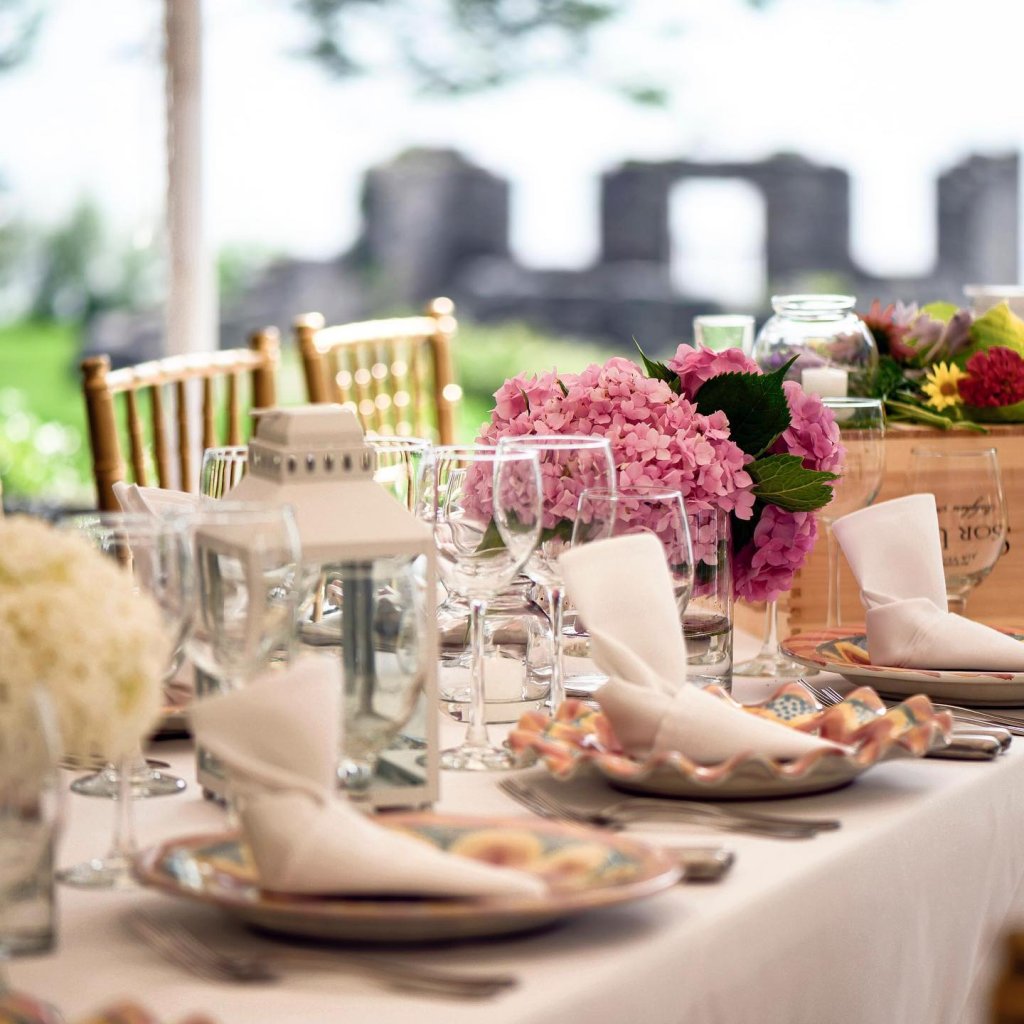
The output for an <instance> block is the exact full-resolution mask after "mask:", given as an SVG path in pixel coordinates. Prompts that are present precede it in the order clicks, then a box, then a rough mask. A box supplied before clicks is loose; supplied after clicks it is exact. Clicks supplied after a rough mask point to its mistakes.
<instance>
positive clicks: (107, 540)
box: [58, 512, 193, 889]
mask: <svg viewBox="0 0 1024 1024" xmlns="http://www.w3.org/2000/svg"><path fill="white" fill-rule="evenodd" d="M61 525H62V527H64V528H66V529H74V530H77V531H78V532H79V533H81V534H82V535H83V536H85V537H86V538H88V539H89V540H91V541H92V543H93V544H94V545H95V546H96V548H97V550H99V551H101V552H102V553H103V554H104V555H107V556H108V557H110V558H112V559H114V560H116V561H117V563H118V564H119V565H120V566H121V567H122V568H123V569H124V570H125V571H126V572H130V573H131V574H132V576H133V579H134V581H135V585H136V590H137V592H139V593H143V592H144V593H146V594H148V595H149V597H150V598H152V599H153V601H154V602H155V603H156V604H157V606H158V607H159V609H160V613H161V617H162V619H163V625H164V629H165V631H166V633H167V635H168V637H169V639H170V641H171V644H170V647H171V653H170V656H169V657H168V660H167V664H166V666H165V667H164V673H163V679H162V680H161V681H160V682H161V683H163V682H166V680H168V679H170V677H171V676H173V675H174V673H175V671H176V670H177V667H178V665H179V664H180V663H181V658H182V657H183V651H184V645H185V638H186V636H187V635H188V631H189V628H190V625H191V613H192V585H193V584H192V575H191V565H190V561H189V553H188V532H187V525H186V521H185V520H184V519H181V518H170V519H155V518H154V517H153V516H150V515H145V514H130V513H119V512H103V513H98V514H88V515H84V516H73V517H70V518H69V519H66V520H64V521H62V523H61ZM143 739H144V737H142V736H139V737H138V738H137V741H138V745H136V747H135V749H134V750H133V751H132V752H131V753H129V754H127V755H125V756H124V757H122V758H120V760H119V761H118V763H117V764H116V765H108V766H107V767H106V768H105V769H104V770H103V771H101V772H100V773H99V775H98V777H94V778H91V779H85V780H81V781H80V782H78V783H76V784H74V785H73V786H72V788H73V789H74V790H75V791H76V792H78V793H85V794H86V795H90V796H96V795H99V796H108V795H112V796H114V799H115V817H114V829H113V837H112V841H111V845H110V849H109V850H108V852H107V854H106V855H105V856H103V857H94V858H92V859H90V860H87V861H84V862H82V863H80V864H75V865H73V866H72V867H69V868H65V869H64V870H63V871H61V872H60V873H59V875H58V877H59V879H60V880H61V881H62V882H64V883H66V884H67V885H73V886H76V887H78V888H84V889H127V888H131V887H133V886H134V885H135V881H134V878H133V877H132V873H131V865H132V860H133V858H134V856H135V853H136V841H135V821H134V814H133V804H132V800H133V798H134V797H135V796H136V795H139V796H162V795H166V794H170V793H178V792H181V791H182V790H183V789H184V788H185V783H184V780H182V779H179V778H178V777H177V776H173V775H167V774H166V773H164V772H157V771H153V770H151V769H150V768H149V766H148V765H147V764H146V761H145V758H144V757H143V755H142V750H141V742H142V740H143Z"/></svg>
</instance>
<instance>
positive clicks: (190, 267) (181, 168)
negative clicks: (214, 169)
mask: <svg viewBox="0 0 1024 1024" xmlns="http://www.w3.org/2000/svg"><path fill="white" fill-rule="evenodd" d="M164 37H165V43H166V57H165V69H166V89H165V103H166V108H165V109H166V119H167V212H166V217H167V305H166V309H165V314H164V324H165V330H166V350H167V352H168V354H179V353H184V352H205V351H210V350H211V349H214V348H216V347H217V321H216V316H217V314H216V292H215V289H214V266H213V261H212V259H211V256H210V251H209V246H208V243H207V238H206V233H205V226H204V222H203V166H202V165H203V140H202V128H203V116H202V113H203V103H202V85H203V67H202V65H203V60H202V56H203V53H202V0H164Z"/></svg>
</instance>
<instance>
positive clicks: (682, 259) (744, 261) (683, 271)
mask: <svg viewBox="0 0 1024 1024" xmlns="http://www.w3.org/2000/svg"><path fill="white" fill-rule="evenodd" d="M668 211H669V212H668V217H669V244H670V271H671V275H672V284H673V286H674V287H675V288H676V290H677V291H679V293H680V294H682V295H685V296H687V297H693V298H701V299H708V300H710V301H714V302H716V303H719V304H720V305H721V306H723V307H728V308H733V309H739V310H746V309H750V308H753V307H756V306H757V305H758V304H759V303H760V301H761V299H762V297H763V295H764V292H765V287H766V278H767V273H766V260H765V235H766V230H767V228H766V225H767V214H766V210H765V201H764V196H762V194H761V192H760V190H759V189H758V188H757V187H756V186H755V185H752V184H751V183H750V182H748V181H743V180H741V179H738V178H706V179H701V180H697V181H681V182H679V183H677V184H676V185H674V186H673V187H672V189H671V191H670V192H669V199H668Z"/></svg>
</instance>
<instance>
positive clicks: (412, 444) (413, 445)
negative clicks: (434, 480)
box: [366, 435, 433, 512]
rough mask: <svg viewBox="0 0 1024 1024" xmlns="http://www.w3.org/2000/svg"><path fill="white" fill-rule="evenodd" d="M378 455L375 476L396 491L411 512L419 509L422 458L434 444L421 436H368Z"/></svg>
mask: <svg viewBox="0 0 1024 1024" xmlns="http://www.w3.org/2000/svg"><path fill="white" fill-rule="evenodd" d="M366 443H367V444H368V445H369V446H370V447H371V448H372V449H373V450H374V452H375V453H376V455H377V468H376V470H375V471H374V474H373V479H374V480H376V481H377V483H379V484H380V485H381V486H382V487H384V488H385V490H387V491H388V492H389V493H391V494H393V495H394V496H395V497H396V498H397V499H398V500H399V501H400V502H401V503H402V504H403V505H404V506H405V507H406V508H407V509H408V510H409V511H410V512H415V511H416V504H417V501H418V498H419V490H420V487H421V484H422V475H423V460H424V459H426V458H428V457H429V455H430V452H431V450H432V448H433V446H432V445H431V443H430V442H429V441H428V440H426V439H425V438H422V437H392V436H386V435H381V436H379V437H367V438H366Z"/></svg>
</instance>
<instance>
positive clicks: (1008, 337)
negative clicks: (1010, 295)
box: [957, 301, 1024, 362]
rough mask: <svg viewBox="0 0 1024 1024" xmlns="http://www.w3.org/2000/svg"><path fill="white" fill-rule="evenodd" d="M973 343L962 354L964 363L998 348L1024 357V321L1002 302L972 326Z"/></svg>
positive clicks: (1006, 303) (987, 311)
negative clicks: (974, 356)
mask: <svg viewBox="0 0 1024 1024" xmlns="http://www.w3.org/2000/svg"><path fill="white" fill-rule="evenodd" d="M971 341H972V343H973V344H971V345H970V347H969V348H966V349H964V350H963V352H962V353H961V356H962V357H963V361H964V362H966V359H967V358H968V357H970V356H972V355H974V353H975V352H981V351H987V350H988V349H990V348H995V347H996V346H1000V347H1002V348H1008V349H1012V350H1013V351H1014V352H1016V353H1017V354H1018V355H1020V356H1024V320H1021V318H1020V317H1019V316H1017V314H1016V313H1014V312H1013V310H1011V309H1010V305H1009V303H1008V302H1006V301H1003V302H1000V303H999V304H998V305H996V306H993V307H992V308H991V309H989V310H986V311H985V313H983V314H982V315H981V316H979V317H978V319H977V320H975V321H974V323H973V324H971ZM957 362H961V360H960V359H958V360H957Z"/></svg>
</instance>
